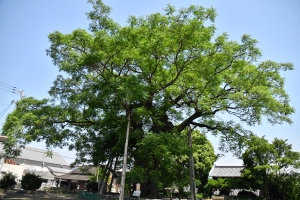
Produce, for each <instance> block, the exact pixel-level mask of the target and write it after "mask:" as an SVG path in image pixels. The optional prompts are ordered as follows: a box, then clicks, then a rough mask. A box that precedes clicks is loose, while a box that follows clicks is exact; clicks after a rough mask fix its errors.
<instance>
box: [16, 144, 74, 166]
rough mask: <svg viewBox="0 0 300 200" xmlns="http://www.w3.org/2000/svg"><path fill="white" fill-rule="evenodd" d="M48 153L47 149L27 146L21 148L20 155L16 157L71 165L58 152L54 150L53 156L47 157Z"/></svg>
mask: <svg viewBox="0 0 300 200" xmlns="http://www.w3.org/2000/svg"><path fill="white" fill-rule="evenodd" d="M46 153H47V150H43V149H37V148H33V147H28V146H25V148H22V149H21V153H20V156H17V157H16V158H17V159H24V160H31V161H39V162H43V161H44V162H45V163H53V164H57V165H63V166H69V163H67V162H66V161H65V160H64V159H63V158H62V157H61V155H59V154H58V153H57V152H52V153H53V155H52V157H47V155H46Z"/></svg>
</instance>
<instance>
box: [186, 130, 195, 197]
mask: <svg viewBox="0 0 300 200" xmlns="http://www.w3.org/2000/svg"><path fill="white" fill-rule="evenodd" d="M187 129H188V142H189V148H190V160H189V161H190V191H191V200H196V199H197V195H196V184H195V169H194V156H193V145H192V131H191V126H190V125H189V126H188V128H187Z"/></svg>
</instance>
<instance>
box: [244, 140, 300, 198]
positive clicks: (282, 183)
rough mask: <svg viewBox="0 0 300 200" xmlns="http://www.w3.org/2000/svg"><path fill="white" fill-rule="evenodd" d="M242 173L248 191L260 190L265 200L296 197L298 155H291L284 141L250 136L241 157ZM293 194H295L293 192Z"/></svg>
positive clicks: (289, 148)
mask: <svg viewBox="0 0 300 200" xmlns="http://www.w3.org/2000/svg"><path fill="white" fill-rule="evenodd" d="M241 158H242V159H243V162H244V165H245V169H244V170H243V173H242V176H243V177H244V178H245V179H246V180H247V181H248V182H249V184H250V187H251V188H252V189H261V190H263V192H264V195H265V197H266V198H267V199H270V198H272V199H274V198H279V199H281V198H283V199H286V198H287V196H289V198H288V199H297V198H298V196H299V195H297V192H298V194H299V192H300V190H299V184H297V179H298V180H299V174H298V173H296V171H297V170H299V169H300V165H299V164H300V153H299V152H294V151H292V145H290V144H288V143H287V140H281V139H277V138H275V139H274V140H273V142H272V143H269V142H268V140H266V139H265V138H264V137H262V138H260V137H257V136H254V135H253V136H252V137H251V138H249V140H248V141H247V142H246V147H245V152H244V153H243V154H242V156H241ZM293 191H297V192H293Z"/></svg>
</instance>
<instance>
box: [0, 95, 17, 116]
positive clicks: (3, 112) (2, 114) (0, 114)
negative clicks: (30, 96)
mask: <svg viewBox="0 0 300 200" xmlns="http://www.w3.org/2000/svg"><path fill="white" fill-rule="evenodd" d="M13 103H15V101H14V100H12V101H11V103H10V104H9V105H8V106H7V108H5V109H4V110H3V111H2V112H1V113H0V119H1V118H2V117H3V116H4V114H5V112H6V111H7V110H8V108H9V107H10V106H11V105H12V104H13Z"/></svg>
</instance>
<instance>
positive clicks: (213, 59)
mask: <svg viewBox="0 0 300 200" xmlns="http://www.w3.org/2000/svg"><path fill="white" fill-rule="evenodd" d="M89 2H90V3H91V4H92V5H93V10H92V11H91V12H89V13H88V18H89V19H90V20H91V23H90V30H89V31H86V30H82V29H77V30H74V31H73V32H72V33H69V34H62V33H60V32H58V31H56V32H54V33H51V34H50V35H49V40H50V43H51V46H50V48H49V49H47V54H48V55H49V56H50V57H51V58H52V60H53V63H54V64H55V65H56V66H58V68H59V70H60V71H62V72H63V73H62V74H63V75H59V76H58V77H57V79H56V80H55V82H54V86H53V87H52V88H51V89H50V92H49V93H50V95H51V98H50V99H43V100H36V99H34V98H24V99H23V100H21V101H20V102H18V103H17V107H16V109H15V110H14V111H13V113H11V114H10V115H9V116H8V117H7V120H6V122H5V124H4V126H3V133H4V134H5V135H7V136H9V142H8V144H13V143H14V142H18V143H21V144H26V143H27V142H30V141H34V140H35V141H40V140H43V141H45V142H46V144H47V145H48V146H55V147H56V146H58V147H59V146H69V147H70V149H75V150H76V151H77V159H76V163H82V162H93V163H95V164H98V163H100V162H105V161H111V160H112V159H113V158H115V157H119V156H121V157H122V156H124V155H123V148H124V143H125V138H126V137H125V132H126V133H129V132H130V136H129V137H128V139H129V141H128V159H129V162H128V167H131V168H132V167H133V169H134V168H137V169H150V166H154V168H153V169H151V170H152V172H153V173H150V174H152V175H153V176H148V180H147V181H145V182H144V183H143V185H142V186H143V188H145V189H144V191H143V193H142V195H144V194H148V195H150V194H155V191H156V190H157V188H158V185H155V182H156V181H155V178H156V176H155V174H157V173H155V172H157V171H158V170H157V168H155V167H159V166H160V167H162V165H160V164H161V163H162V162H163V161H162V160H159V159H157V158H156V157H153V159H152V158H149V157H147V156H145V155H143V156H141V155H142V154H141V153H140V152H143V151H144V150H143V148H149V146H145V145H143V144H146V142H147V141H148V140H154V139H158V140H157V141H162V142H167V141H168V140H166V138H168V137H169V138H171V139H172V140H171V141H173V140H174V141H176V139H178V137H179V136H180V135H182V132H183V130H185V128H186V127H187V126H189V125H191V126H192V127H193V128H198V129H201V132H203V133H211V134H213V135H219V136H220V139H221V141H222V142H226V143H223V144H226V145H223V146H222V147H223V148H224V150H225V151H226V150H238V149H239V148H238V147H239V145H240V144H241V143H242V142H243V139H244V138H245V137H246V136H247V135H248V133H249V132H248V131H247V130H244V129H243V128H242V126H241V123H244V124H247V125H250V126H251V125H255V124H260V123H261V120H262V118H263V117H267V119H268V121H269V122H270V123H272V124H275V123H283V122H288V123H291V120H290V118H289V115H290V114H291V113H293V112H294V110H293V108H292V107H291V106H290V105H289V98H288V95H287V94H286V92H285V90H284V79H283V78H282V77H281V75H280V72H281V71H282V70H283V71H284V70H291V69H292V68H293V66H292V64H291V63H276V62H273V61H263V62H261V61H259V60H258V59H259V58H260V57H261V53H260V51H259V49H258V48H257V47H256V44H257V41H256V40H255V39H252V38H251V37H250V36H249V35H243V36H242V37H241V41H240V42H235V41H230V40H229V39H228V35H227V34H225V33H224V34H221V35H218V36H215V30H216V28H215V27H214V25H213V21H214V19H215V17H216V11H215V10H214V9H213V8H208V9H206V8H203V7H201V6H190V7H188V8H182V9H179V10H178V11H176V10H175V8H174V7H172V6H170V5H168V6H167V7H166V9H165V13H164V14H161V13H154V14H151V15H148V16H143V17H135V16H130V17H129V19H128V24H127V25H126V26H120V25H119V24H117V23H116V22H114V21H113V19H111V18H110V17H109V13H110V8H109V7H108V6H106V5H104V4H103V3H102V2H101V0H90V1H89ZM228 116H234V119H235V120H234V121H228V120H227V119H228ZM127 128H129V129H127ZM172 135H174V138H172ZM175 136H176V137H175ZM164 137H165V138H164ZM181 139H182V140H186V137H183V136H182V138H181ZM148 145H150V144H148ZM155 147H156V146H153V149H155ZM179 148H180V145H179ZM9 150H13V149H12V148H10V149H9ZM162 150H163V149H162ZM153 153H155V151H154V150H153ZM166 156H167V154H166ZM126 157H127V155H125V157H124V158H126ZM199 163H201V161H199ZM125 167H126V166H125ZM155 170H156V171H155Z"/></svg>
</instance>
